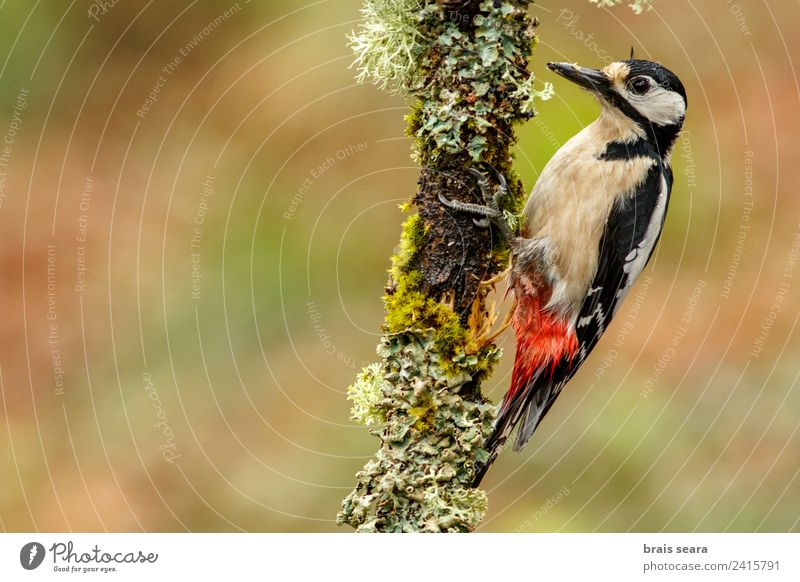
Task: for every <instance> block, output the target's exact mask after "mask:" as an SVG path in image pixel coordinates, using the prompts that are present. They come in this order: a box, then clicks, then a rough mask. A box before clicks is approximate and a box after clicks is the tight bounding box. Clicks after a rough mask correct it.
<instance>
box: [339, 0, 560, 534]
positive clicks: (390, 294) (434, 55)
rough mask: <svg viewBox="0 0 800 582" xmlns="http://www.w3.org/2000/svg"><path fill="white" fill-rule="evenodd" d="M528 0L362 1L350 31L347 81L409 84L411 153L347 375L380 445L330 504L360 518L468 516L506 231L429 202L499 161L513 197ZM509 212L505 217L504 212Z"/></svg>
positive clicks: (453, 195)
mask: <svg viewBox="0 0 800 582" xmlns="http://www.w3.org/2000/svg"><path fill="white" fill-rule="evenodd" d="M529 3H530V2H529V1H528V0H488V1H481V0H366V2H365V6H364V10H363V14H364V20H365V21H364V24H363V26H362V28H361V30H360V31H359V32H358V33H356V34H355V35H354V36H353V37H352V39H351V40H352V45H353V47H354V49H355V50H356V53H357V57H358V59H357V64H358V66H359V69H360V78H361V79H362V80H371V81H372V82H374V83H376V84H378V85H380V86H382V87H383V88H385V89H388V90H390V91H394V92H400V93H403V94H406V95H408V96H410V97H411V98H412V99H413V100H414V102H413V105H412V113H411V115H409V117H408V120H409V135H410V136H412V137H413V138H414V140H415V151H414V153H415V157H416V159H417V160H418V161H419V162H420V164H421V165H422V172H421V176H420V179H419V184H418V191H417V193H416V195H415V196H414V197H413V198H412V200H411V202H410V204H409V211H412V212H413V211H414V210H415V211H416V212H415V213H412V214H411V216H410V217H409V218H408V220H407V221H406V223H405V225H404V227H403V235H402V239H401V244H400V249H401V250H400V253H399V254H398V255H397V256H395V257H393V260H392V270H391V277H390V281H389V285H388V286H387V290H386V296H385V298H384V301H385V304H386V322H385V325H384V331H385V337H384V338H383V340H382V342H381V345H380V346H379V347H378V355H379V357H380V361H379V362H378V363H376V364H373V365H372V366H370V367H369V368H367V369H365V370H364V371H363V372H362V374H361V375H360V376H359V378H358V379H357V381H356V383H355V384H354V385H353V386H351V387H350V389H349V398H350V399H351V400H352V401H353V403H354V406H353V418H354V419H356V420H359V421H360V422H363V423H365V424H368V425H381V426H380V428H378V429H377V430H374V431H373V434H375V435H376V436H378V437H379V438H380V441H381V445H380V449H379V450H378V452H377V453H376V454H375V456H374V457H373V458H372V459H371V460H370V461H368V462H367V464H366V465H365V467H364V469H363V470H362V471H360V472H359V473H358V474H357V476H356V479H357V482H356V486H355V488H354V490H353V491H352V492H351V493H350V494H349V495H348V496H347V498H346V499H345V500H344V502H343V506H342V511H341V512H340V513H339V515H338V521H339V523H340V524H344V523H347V524H349V525H351V526H353V527H354V528H356V529H357V530H358V531H361V532H410V531H429V532H443V531H455V532H464V531H472V530H473V529H475V528H476V527H477V526H478V524H479V523H480V522H481V520H482V519H483V516H484V514H485V511H486V507H487V496H486V493H485V492H484V491H482V490H479V489H474V488H472V487H471V483H472V480H473V478H474V475H475V467H476V464H477V463H480V462H481V461H483V460H485V459H486V456H487V455H486V451H485V450H484V449H483V448H482V445H483V443H484V441H485V440H486V438H487V437H488V435H489V434H490V432H491V427H492V422H493V420H494V416H495V410H494V406H493V405H492V404H491V403H490V402H489V401H488V400H486V399H485V398H484V397H483V396H482V394H481V391H480V384H481V382H482V381H483V380H485V379H486V378H487V377H488V376H489V375H490V374H491V371H492V369H493V367H494V365H495V364H496V362H497V361H498V359H499V357H500V350H499V348H497V346H495V345H494V344H493V343H491V342H489V341H488V340H487V335H488V332H489V330H490V329H491V327H492V325H493V323H494V322H495V321H496V319H497V312H496V309H495V306H494V301H493V300H492V297H491V291H492V285H491V284H486V283H484V282H485V281H487V280H488V279H490V278H491V277H493V276H494V275H496V274H497V273H498V272H500V271H502V270H503V269H504V268H505V266H506V264H507V262H508V246H507V241H504V240H501V239H500V238H499V236H498V234H497V233H496V232H494V231H493V230H490V229H486V228H481V227H479V226H477V225H476V224H475V222H474V221H473V220H472V218H471V217H470V216H467V215H464V214H460V213H454V212H453V211H452V210H449V209H447V208H446V207H445V206H443V205H442V204H441V203H440V202H439V195H444V196H446V197H447V198H449V199H455V200H461V201H465V202H473V203H480V204H483V203H484V202H483V200H482V198H481V194H480V190H479V188H478V187H477V185H476V184H475V180H474V178H472V177H471V176H470V175H469V174H468V173H467V171H466V170H467V168H468V167H470V166H471V165H475V164H478V163H483V164H488V165H489V166H491V167H493V168H495V169H496V170H497V171H499V172H502V173H503V174H504V175H505V176H506V178H507V180H508V183H509V189H510V196H508V197H507V198H506V199H505V200H503V201H502V204H503V209H504V210H505V211H507V214H508V216H509V218H510V219H511V221H512V224H513V220H514V216H518V215H519V213H520V211H521V207H522V204H523V203H524V197H523V190H522V184H521V183H520V181H519V179H518V178H517V177H516V175H515V174H514V173H513V170H512V167H511V163H512V156H511V147H512V146H513V145H514V141H515V138H514V134H513V126H514V124H515V123H517V122H519V121H521V120H525V119H529V118H530V117H531V116H532V115H533V107H532V102H533V99H534V97H537V96H538V97H546V96H547V90H548V88H547V87H545V88H544V89H543V91H535V90H534V88H533V78H532V76H531V75H530V73H529V72H528V70H527V63H528V58H529V56H530V54H531V51H532V48H533V46H534V44H535V35H534V26H535V25H536V23H535V19H532V18H531V17H529V15H528V14H527V8H528V5H529ZM512 227H513V226H512Z"/></svg>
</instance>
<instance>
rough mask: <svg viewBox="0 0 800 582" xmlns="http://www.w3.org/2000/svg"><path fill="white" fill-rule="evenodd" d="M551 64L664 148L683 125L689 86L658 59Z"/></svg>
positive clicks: (669, 146)
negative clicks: (601, 64)
mask: <svg viewBox="0 0 800 582" xmlns="http://www.w3.org/2000/svg"><path fill="white" fill-rule="evenodd" d="M547 67H548V68H549V69H550V70H551V71H554V72H555V73H558V74H559V75H561V76H562V77H564V78H565V79H568V80H570V81H572V82H573V83H575V84H576V85H578V86H580V87H582V88H583V89H586V90H587V91H589V92H591V93H593V94H595V95H596V96H597V97H598V99H599V100H600V102H601V104H602V105H603V106H604V107H606V108H608V109H610V110H613V111H618V112H620V113H622V114H623V115H625V116H626V117H627V118H629V119H630V120H632V121H633V122H634V123H636V125H637V126H638V127H639V128H641V131H642V134H643V135H644V136H646V137H647V138H648V139H649V140H650V141H651V142H652V143H653V145H655V146H657V147H658V148H659V149H660V150H662V151H668V150H669V149H670V148H671V147H672V143H673V142H674V140H675V138H676V137H677V135H678V132H680V130H681V127H683V122H684V119H685V118H686V106H687V100H686V90H685V89H684V88H683V83H681V80H680V79H678V77H677V76H676V75H675V74H674V73H673V72H672V71H670V70H669V69H667V68H666V67H663V66H661V65H659V64H658V63H654V62H652V61H645V60H640V59H631V60H627V61H616V62H613V63H611V64H609V65H608V66H606V67H604V68H602V69H590V68H586V67H581V66H578V65H576V64H572V63H548V64H547Z"/></svg>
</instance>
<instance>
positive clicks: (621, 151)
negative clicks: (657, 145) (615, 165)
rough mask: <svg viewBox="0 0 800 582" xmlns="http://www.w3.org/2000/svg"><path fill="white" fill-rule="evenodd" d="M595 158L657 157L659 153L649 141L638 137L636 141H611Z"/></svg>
mask: <svg viewBox="0 0 800 582" xmlns="http://www.w3.org/2000/svg"><path fill="white" fill-rule="evenodd" d="M597 158H598V159H600V160H632V159H635V158H653V159H658V158H659V155H658V153H657V152H656V150H655V149H654V148H653V146H652V145H651V144H650V142H649V141H647V140H646V139H642V138H639V139H637V140H636V141H612V142H610V143H609V144H608V145H607V146H606V149H605V151H604V152H603V153H602V154H600V155H599V156H597Z"/></svg>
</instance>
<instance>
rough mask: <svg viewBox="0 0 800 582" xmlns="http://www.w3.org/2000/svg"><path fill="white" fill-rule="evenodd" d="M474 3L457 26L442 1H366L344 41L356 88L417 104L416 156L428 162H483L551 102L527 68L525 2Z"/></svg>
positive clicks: (531, 38)
mask: <svg viewBox="0 0 800 582" xmlns="http://www.w3.org/2000/svg"><path fill="white" fill-rule="evenodd" d="M475 4H476V5H477V6H476V7H477V10H476V12H475V14H474V15H473V17H472V18H471V19H464V18H457V17H455V16H456V15H458V16H460V14H457V13H456V12H454V11H453V10H452V9H451V8H448V5H447V3H446V2H435V1H431V0H428V1H422V0H366V2H365V4H364V8H363V10H362V12H363V15H364V18H363V21H362V25H361V28H360V29H359V31H358V32H354V33H353V34H352V35H351V36H350V46H351V48H352V49H353V50H354V52H355V54H356V61H355V63H354V65H355V66H356V67H357V69H358V71H359V73H358V79H359V80H360V81H362V82H363V81H371V82H373V83H375V84H377V85H378V86H380V87H381V88H383V89H385V90H387V91H390V92H393V93H401V94H407V95H410V96H412V97H415V98H417V99H419V106H417V108H416V112H417V113H418V114H419V119H421V120H422V122H421V123H418V124H416V126H415V137H417V138H419V140H421V142H422V143H420V144H418V147H417V153H418V154H419V153H420V152H421V151H427V152H428V153H429V154H432V155H431V156H429V160H428V161H435V157H436V154H437V153H440V152H446V153H451V154H452V153H459V152H468V153H469V155H470V157H471V158H472V159H473V160H474V161H479V160H481V159H487V158H489V157H490V154H491V150H492V147H491V144H492V143H494V142H496V141H497V139H498V138H502V137H503V136H507V134H508V133H509V132H508V128H509V127H510V125H511V124H512V123H514V122H515V121H518V120H521V119H528V118H530V117H532V116H533V115H534V113H535V106H534V102H535V100H536V99H548V98H549V97H550V96H551V95H552V85H550V84H549V83H542V84H541V87H539V88H538V89H537V88H536V87H535V78H534V76H533V75H532V74H531V73H530V72H529V71H528V69H527V65H528V58H529V57H530V55H531V51H532V49H533V46H534V44H535V38H536V37H535V35H534V31H533V21H532V20H531V19H530V18H529V17H528V14H527V7H528V5H529V4H530V0H505V1H503V2H496V1H494V0H486V1H483V2H480V3H478V2H475ZM501 141H503V140H501Z"/></svg>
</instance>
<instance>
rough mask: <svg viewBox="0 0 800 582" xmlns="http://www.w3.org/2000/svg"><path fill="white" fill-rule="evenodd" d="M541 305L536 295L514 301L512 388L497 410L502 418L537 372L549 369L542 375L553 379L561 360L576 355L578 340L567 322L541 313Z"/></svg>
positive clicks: (542, 311) (543, 311) (555, 316)
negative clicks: (515, 305) (514, 345)
mask: <svg viewBox="0 0 800 582" xmlns="http://www.w3.org/2000/svg"><path fill="white" fill-rule="evenodd" d="M520 295H522V294H520ZM542 301H543V299H542V297H541V295H538V294H532V295H522V296H520V297H518V299H517V309H516V311H515V312H514V317H513V320H512V324H513V326H514V331H515V332H516V335H517V355H516V358H515V360H514V371H513V373H512V376H511V387H510V388H509V390H508V392H507V393H506V395H505V398H504V399H503V405H502V407H501V408H500V414H501V415H503V413H504V412H507V410H508V408H509V406H510V405H511V403H512V402H513V401H514V399H515V397H517V396H520V395H522V392H523V391H524V390H525V388H526V387H527V386H528V385H529V384H530V381H531V379H532V378H533V377H534V375H535V374H536V373H537V372H538V371H539V370H541V369H542V368H543V367H544V368H547V367H549V368H550V369H549V370H544V371H543V373H548V374H551V375H552V374H553V371H554V368H555V366H556V364H557V363H558V362H559V361H561V359H562V358H565V357H566V358H568V359H572V358H573V357H574V355H575V353H576V352H577V351H578V339H577V337H576V336H575V331H574V330H573V329H571V326H570V325H569V322H567V321H565V320H564V319H562V318H561V317H559V316H558V315H556V314H554V313H551V312H549V311H546V310H544V309H543V305H542Z"/></svg>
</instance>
